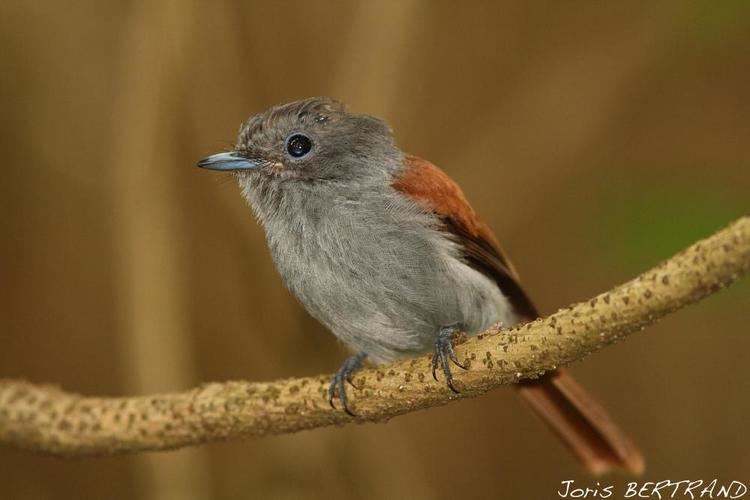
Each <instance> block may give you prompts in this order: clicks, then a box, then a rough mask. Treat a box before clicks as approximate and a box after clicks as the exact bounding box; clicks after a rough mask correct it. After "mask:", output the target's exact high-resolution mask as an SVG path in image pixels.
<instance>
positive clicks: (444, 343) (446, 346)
mask: <svg viewBox="0 0 750 500" xmlns="http://www.w3.org/2000/svg"><path fill="white" fill-rule="evenodd" d="M456 331H458V328H457V327H456V326H455V325H454V326H446V327H444V328H441V329H440V334H439V335H438V338H437V340H436V341H435V354H433V356H432V378H434V379H435V380H436V381H437V374H436V371H437V367H438V363H439V364H440V365H442V367H443V375H445V381H446V383H447V384H448V387H449V388H450V390H451V391H453V392H455V393H456V394H458V392H459V391H458V389H456V387H455V386H454V385H453V374H452V373H451V367H450V364H449V363H448V360H450V361H452V362H453V363H454V364H455V365H456V366H458V367H459V368H463V369H464V370H466V369H467V368H466V367H465V366H464V365H462V364H461V363H460V362H459V361H458V356H456V351H455V350H454V349H453V334H454V333H455V332H456Z"/></svg>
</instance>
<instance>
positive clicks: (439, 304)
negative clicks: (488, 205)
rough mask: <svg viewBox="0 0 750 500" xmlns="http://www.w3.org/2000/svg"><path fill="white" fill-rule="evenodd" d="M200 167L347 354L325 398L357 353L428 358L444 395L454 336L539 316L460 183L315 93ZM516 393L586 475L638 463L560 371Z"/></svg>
mask: <svg viewBox="0 0 750 500" xmlns="http://www.w3.org/2000/svg"><path fill="white" fill-rule="evenodd" d="M198 166H200V167H203V168H208V169H212V170H221V171H231V172H233V173H234V175H235V176H236V178H237V180H238V181H239V185H240V189H241V192H242V196H243V197H244V198H245V200H247V202H248V204H249V205H250V206H251V207H252V208H253V211H254V212H255V215H256V216H257V219H258V220H259V221H260V223H261V224H262V226H263V227H264V228H265V233H266V238H267V241H268V246H269V248H270V250H271V256H272V257H273V260H274V262H275V264H276V267H277V269H278V271H279V273H280V275H281V277H282V279H283V281H284V283H285V284H286V286H287V287H288V288H289V289H290V290H291V291H292V293H293V294H294V295H295V296H296V297H297V298H298V299H299V301H300V302H301V303H302V305H303V306H304V307H305V308H306V309H307V311H308V312H309V313H310V314H311V315H312V316H313V317H315V318H316V319H317V320H318V321H320V322H321V323H322V324H323V325H325V326H326V327H327V328H328V329H329V330H331V332H333V333H334V334H335V335H336V336H337V337H338V338H339V339H340V340H341V341H342V342H343V343H344V344H346V345H347V346H348V347H349V349H351V351H352V352H353V353H354V354H353V355H352V356H351V357H349V358H348V359H347V360H346V361H345V362H344V363H343V364H342V366H341V367H340V368H339V370H338V371H337V373H336V375H335V376H334V378H333V380H332V382H331V385H330V391H329V401H330V403H331V405H332V406H333V405H334V400H335V399H336V397H337V396H338V399H339V401H340V402H341V405H342V407H343V409H344V410H345V411H346V412H347V413H350V414H351V410H350V408H349V401H348V398H347V392H346V383H347V381H348V382H351V377H352V374H353V372H354V371H356V370H357V369H359V368H360V367H361V366H362V363H363V361H364V360H365V358H367V359H368V360H369V361H371V362H373V363H375V364H378V365H382V364H385V363H390V362H392V361H395V360H399V359H402V358H407V357H412V356H415V355H419V354H423V353H426V352H432V353H433V360H432V373H433V376H434V377H436V370H437V368H438V367H440V368H441V369H442V372H443V376H444V377H445V380H446V383H447V384H448V386H449V387H450V388H451V390H453V391H456V389H455V387H454V384H453V373H452V371H451V365H450V363H451V362H452V363H453V364H455V365H457V366H459V367H461V364H460V363H459V360H458V358H457V357H456V354H455V352H454V350H453V344H452V339H453V336H454V335H455V334H456V333H457V332H465V333H466V334H468V335H471V334H475V333H478V332H481V331H483V330H485V329H487V328H488V327H489V326H491V325H492V324H494V323H497V322H501V323H502V324H504V325H506V326H509V325H513V324H516V323H519V322H524V321H529V320H531V319H534V318H536V317H537V316H538V314H537V311H536V309H535V307H534V305H533V304H532V302H531V301H530V300H529V298H528V296H527V295H526V293H525V292H524V291H523V289H522V288H521V286H520V284H519V281H518V277H517V274H516V272H515V270H514V269H513V267H512V265H511V264H510V262H509V260H508V259H507V257H506V256H505V254H504V253H503V252H502V250H501V248H500V246H499V244H498V243H497V240H496V239H495V237H494V236H493V234H492V232H491V231H490V230H489V229H488V228H487V226H485V225H484V224H483V223H482V222H481V221H480V220H479V218H478V217H477V215H476V213H475V212H474V210H473V209H472V208H471V206H470V205H469V203H468V202H467V201H466V198H465V197H464V194H463V193H462V191H461V189H460V188H459V187H458V186H457V185H456V184H455V183H454V182H453V181H452V180H451V179H450V178H449V177H448V176H447V175H446V174H445V173H444V172H443V171H442V170H440V169H439V168H437V167H436V166H434V165H433V164H431V163H429V162H427V161H425V160H422V159H420V158H417V157H415V156H412V155H408V154H405V153H403V152H402V151H401V150H400V149H399V148H398V147H397V146H396V145H395V144H394V141H393V136H392V133H391V129H390V128H389V127H388V125H387V124H386V123H385V122H383V121H382V120H380V119H377V118H374V117H371V116H367V115H358V114H353V113H349V112H347V111H346V110H345V109H344V107H343V106H342V105H341V104H340V103H338V102H337V101H334V100H332V99H329V98H322V97H321V98H310V99H305V100H301V101H297V102H292V103H288V104H284V105H281V106H276V107H273V108H271V109H269V110H268V111H266V112H264V113H260V114H257V115H255V116H252V117H251V118H250V119H249V120H248V121H247V122H246V123H244V124H243V125H242V127H241V128H240V133H239V138H238V140H237V144H236V146H235V149H234V151H231V152H227V153H219V154H215V155H212V156H209V157H208V158H206V159H204V160H202V161H200V162H199V163H198ZM436 379H437V377H436ZM519 388H520V390H521V394H522V395H523V396H524V397H525V398H526V399H527V400H528V401H529V402H530V403H531V406H532V408H534V409H535V410H536V411H537V412H538V413H539V414H540V415H541V416H542V418H543V419H544V420H545V421H546V422H547V423H548V424H549V425H550V426H551V427H552V428H553V430H555V431H556V432H557V433H558V434H559V435H560V436H561V437H562V439H563V440H564V442H566V444H567V445H568V446H569V447H570V448H571V449H572V451H573V452H574V453H575V454H576V456H577V457H578V458H579V459H580V460H581V461H582V463H584V465H586V466H587V467H588V468H589V469H590V470H591V471H592V472H595V473H601V472H604V471H607V470H609V469H611V468H613V467H621V468H625V469H627V470H629V471H632V472H640V471H641V470H642V469H643V460H642V458H641V455H640V453H639V451H638V450H637V448H636V447H635V446H634V445H633V444H632V442H631V441H630V440H629V439H628V438H627V436H625V435H624V434H623V433H622V432H621V431H620V430H619V429H618V428H617V426H616V425H615V424H614V422H612V420H611V419H610V418H609V416H608V415H607V414H606V413H605V412H604V411H603V410H602V409H601V407H600V406H599V405H598V404H597V403H595V402H594V401H593V400H592V399H591V398H590V397H589V396H588V395H586V393H585V392H584V391H583V390H582V389H581V388H580V386H578V385H577V384H576V383H575V382H574V381H573V379H572V378H571V377H570V376H569V375H567V373H566V372H564V371H561V370H556V371H555V372H552V373H550V374H547V375H545V376H544V377H542V378H541V379H540V380H538V381H532V382H525V383H522V384H519Z"/></svg>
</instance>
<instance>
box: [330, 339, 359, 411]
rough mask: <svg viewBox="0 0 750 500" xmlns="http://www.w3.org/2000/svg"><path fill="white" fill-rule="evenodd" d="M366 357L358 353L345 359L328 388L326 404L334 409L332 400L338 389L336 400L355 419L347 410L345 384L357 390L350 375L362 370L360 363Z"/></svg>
mask: <svg viewBox="0 0 750 500" xmlns="http://www.w3.org/2000/svg"><path fill="white" fill-rule="evenodd" d="M366 357H367V355H366V354H363V353H359V354H355V355H354V356H350V357H348V358H346V361H344V364H342V365H341V368H339V369H338V371H337V372H336V375H334V376H333V380H331V385H330V386H329V387H328V402H329V403H330V404H331V408H334V409H336V405H335V404H334V400H335V399H336V395H337V394H336V392H337V391H336V390H337V389H338V400H339V401H341V406H343V408H344V411H345V412H346V413H347V414H349V415H351V416H352V417H356V415H355V414H354V413H352V411H351V410H350V409H349V405H348V400H347V397H346V383H347V382H348V383H350V384H351V385H352V387H354V388H355V389H356V388H357V387H356V386H355V385H354V382H352V375H353V374H354V372H356V371H357V370H359V369H360V368H362V362H363V361H364V359H365V358H366Z"/></svg>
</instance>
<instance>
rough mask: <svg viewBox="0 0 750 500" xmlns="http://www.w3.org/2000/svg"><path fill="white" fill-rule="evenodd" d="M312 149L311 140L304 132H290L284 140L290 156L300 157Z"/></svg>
mask: <svg viewBox="0 0 750 500" xmlns="http://www.w3.org/2000/svg"><path fill="white" fill-rule="evenodd" d="M311 149H312V141H311V140H310V138H309V137H307V136H306V135H304V134H292V135H290V136H289V138H288V139H287V140H286V151H287V153H289V156H291V157H292V158H302V157H303V156H305V155H306V154H307V153H309V152H310V150H311Z"/></svg>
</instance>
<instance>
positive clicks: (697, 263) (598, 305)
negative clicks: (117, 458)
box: [0, 217, 750, 456]
mask: <svg viewBox="0 0 750 500" xmlns="http://www.w3.org/2000/svg"><path fill="white" fill-rule="evenodd" d="M749 269H750V217H743V218H741V219H739V220H738V221H736V222H734V223H733V224H732V225H730V226H729V227H727V228H726V229H723V230H722V231H719V232H718V233H716V234H715V235H713V236H711V237H710V238H707V239H705V240H703V241H700V242H698V243H696V244H694V245H692V246H691V247H689V248H687V249H686V250H684V251H682V252H680V253H679V254H677V255H675V256H674V257H672V258H671V259H669V260H667V261H665V262H663V263H662V264H660V265H658V266H657V267H655V268H654V269H652V270H650V271H648V272H646V273H644V274H642V275H641V276H638V277H637V278H635V279H634V280H632V281H630V282H628V283H625V284H624V285H620V286H618V287H616V288H614V289H612V290H610V291H609V292H606V293H602V294H600V295H598V296H596V297H594V298H592V299H591V300H588V301H586V302H581V303H579V304H576V305H574V306H572V307H568V308H565V309H561V310H560V311H558V312H556V313H555V314H553V315H551V316H549V317H547V318H544V319H540V320H537V321H534V322H533V323H528V324H525V325H523V326H520V327H517V328H512V329H507V330H499V329H492V330H490V331H487V332H485V333H484V334H482V335H478V336H476V337H473V338H471V339H469V340H468V341H467V342H465V343H464V344H461V345H460V346H458V347H457V352H458V355H459V357H460V358H461V359H462V360H463V361H464V363H465V364H466V365H467V366H469V370H468V371H461V372H460V373H457V374H456V375H457V377H456V381H455V383H456V385H457V386H458V388H459V389H460V390H461V394H459V395H456V394H453V393H452V392H451V391H450V390H448V389H447V387H446V386H445V384H444V381H442V380H441V381H440V382H435V381H434V380H433V379H432V377H431V375H430V357H429V356H422V357H419V358H415V359H412V360H407V361H404V362H401V363H398V364H394V365H392V366H387V367H385V368H380V369H367V370H363V371H361V372H358V373H357V375H356V377H355V384H356V386H357V387H358V389H356V390H355V389H350V395H351V399H352V407H353V409H354V411H355V412H356V413H357V415H358V416H357V417H356V418H352V417H350V416H348V415H346V414H345V413H344V412H343V411H336V410H333V409H332V408H331V407H330V406H329V405H328V401H327V395H326V391H327V389H328V383H329V381H330V376H329V375H324V376H318V377H308V378H299V379H289V380H280V381H276V382H224V383H210V384H204V385H202V386H200V387H197V388H195V389H192V390H190V391H187V392H181V393H172V394H159V395H153V396H143V397H131V398H94V397H85V396H80V395H76V394H71V393H67V392H64V391H62V390H60V389H58V388H56V387H53V386H48V385H35V384H31V383H28V382H24V381H16V380H0V443H6V444H10V445H14V446H18V447H22V448H29V449H33V450H38V451H43V452H47V453H52V454H57V455H67V456H81V455H92V454H106V453H123V452H137V451H145V450H165V449H171V448H178V447H181V446H188V445H195V444H199V443H204V442H207V441H218V440H230V439H240V438H247V437H257V436H264V435H268V434H281V433H285V432H295V431H299V430H302V429H312V428H315V427H322V426H326V425H336V424H345V423H348V422H368V421H384V420H387V419H389V418H391V417H394V416H396V415H401V414H404V413H407V412H411V411H415V410H419V409H422V408H429V407H431V406H437V405H442V404H445V403H447V402H449V401H451V400H453V399H457V398H467V397H472V396H476V395H478V394H481V393H484V392H486V391H488V390H490V389H492V388H494V387H497V386H499V385H502V384H510V383H513V382H517V381H519V380H521V379H524V378H531V377H536V376H538V375H539V374H541V373H543V372H545V371H547V370H551V369H554V368H555V367H557V366H561V365H565V364H568V363H571V362H573V361H576V360H578V359H581V358H583V357H584V356H586V355H588V354H590V353H592V352H594V351H596V350H598V349H601V348H602V347H604V346H607V345H609V344H612V343H614V342H616V341H618V340H620V339H621V338H623V337H624V336H626V335H628V334H630V333H633V332H636V331H639V330H642V329H643V328H645V327H646V326H647V325H649V324H651V323H653V322H655V321H656V320H657V319H659V318H661V317H662V316H665V315H666V314H669V313H671V312H673V311H675V310H676V309H679V308H680V307H683V306H685V305H687V304H690V303H693V302H696V301H697V300H700V299H701V298H703V297H706V296H708V295H710V294H712V293H714V292H716V291H717V290H719V289H721V288H723V287H725V286H727V285H729V284H731V283H732V282H733V281H735V280H736V279H737V278H738V277H739V276H741V275H742V274H743V273H745V272H747V271H748V270H749Z"/></svg>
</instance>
